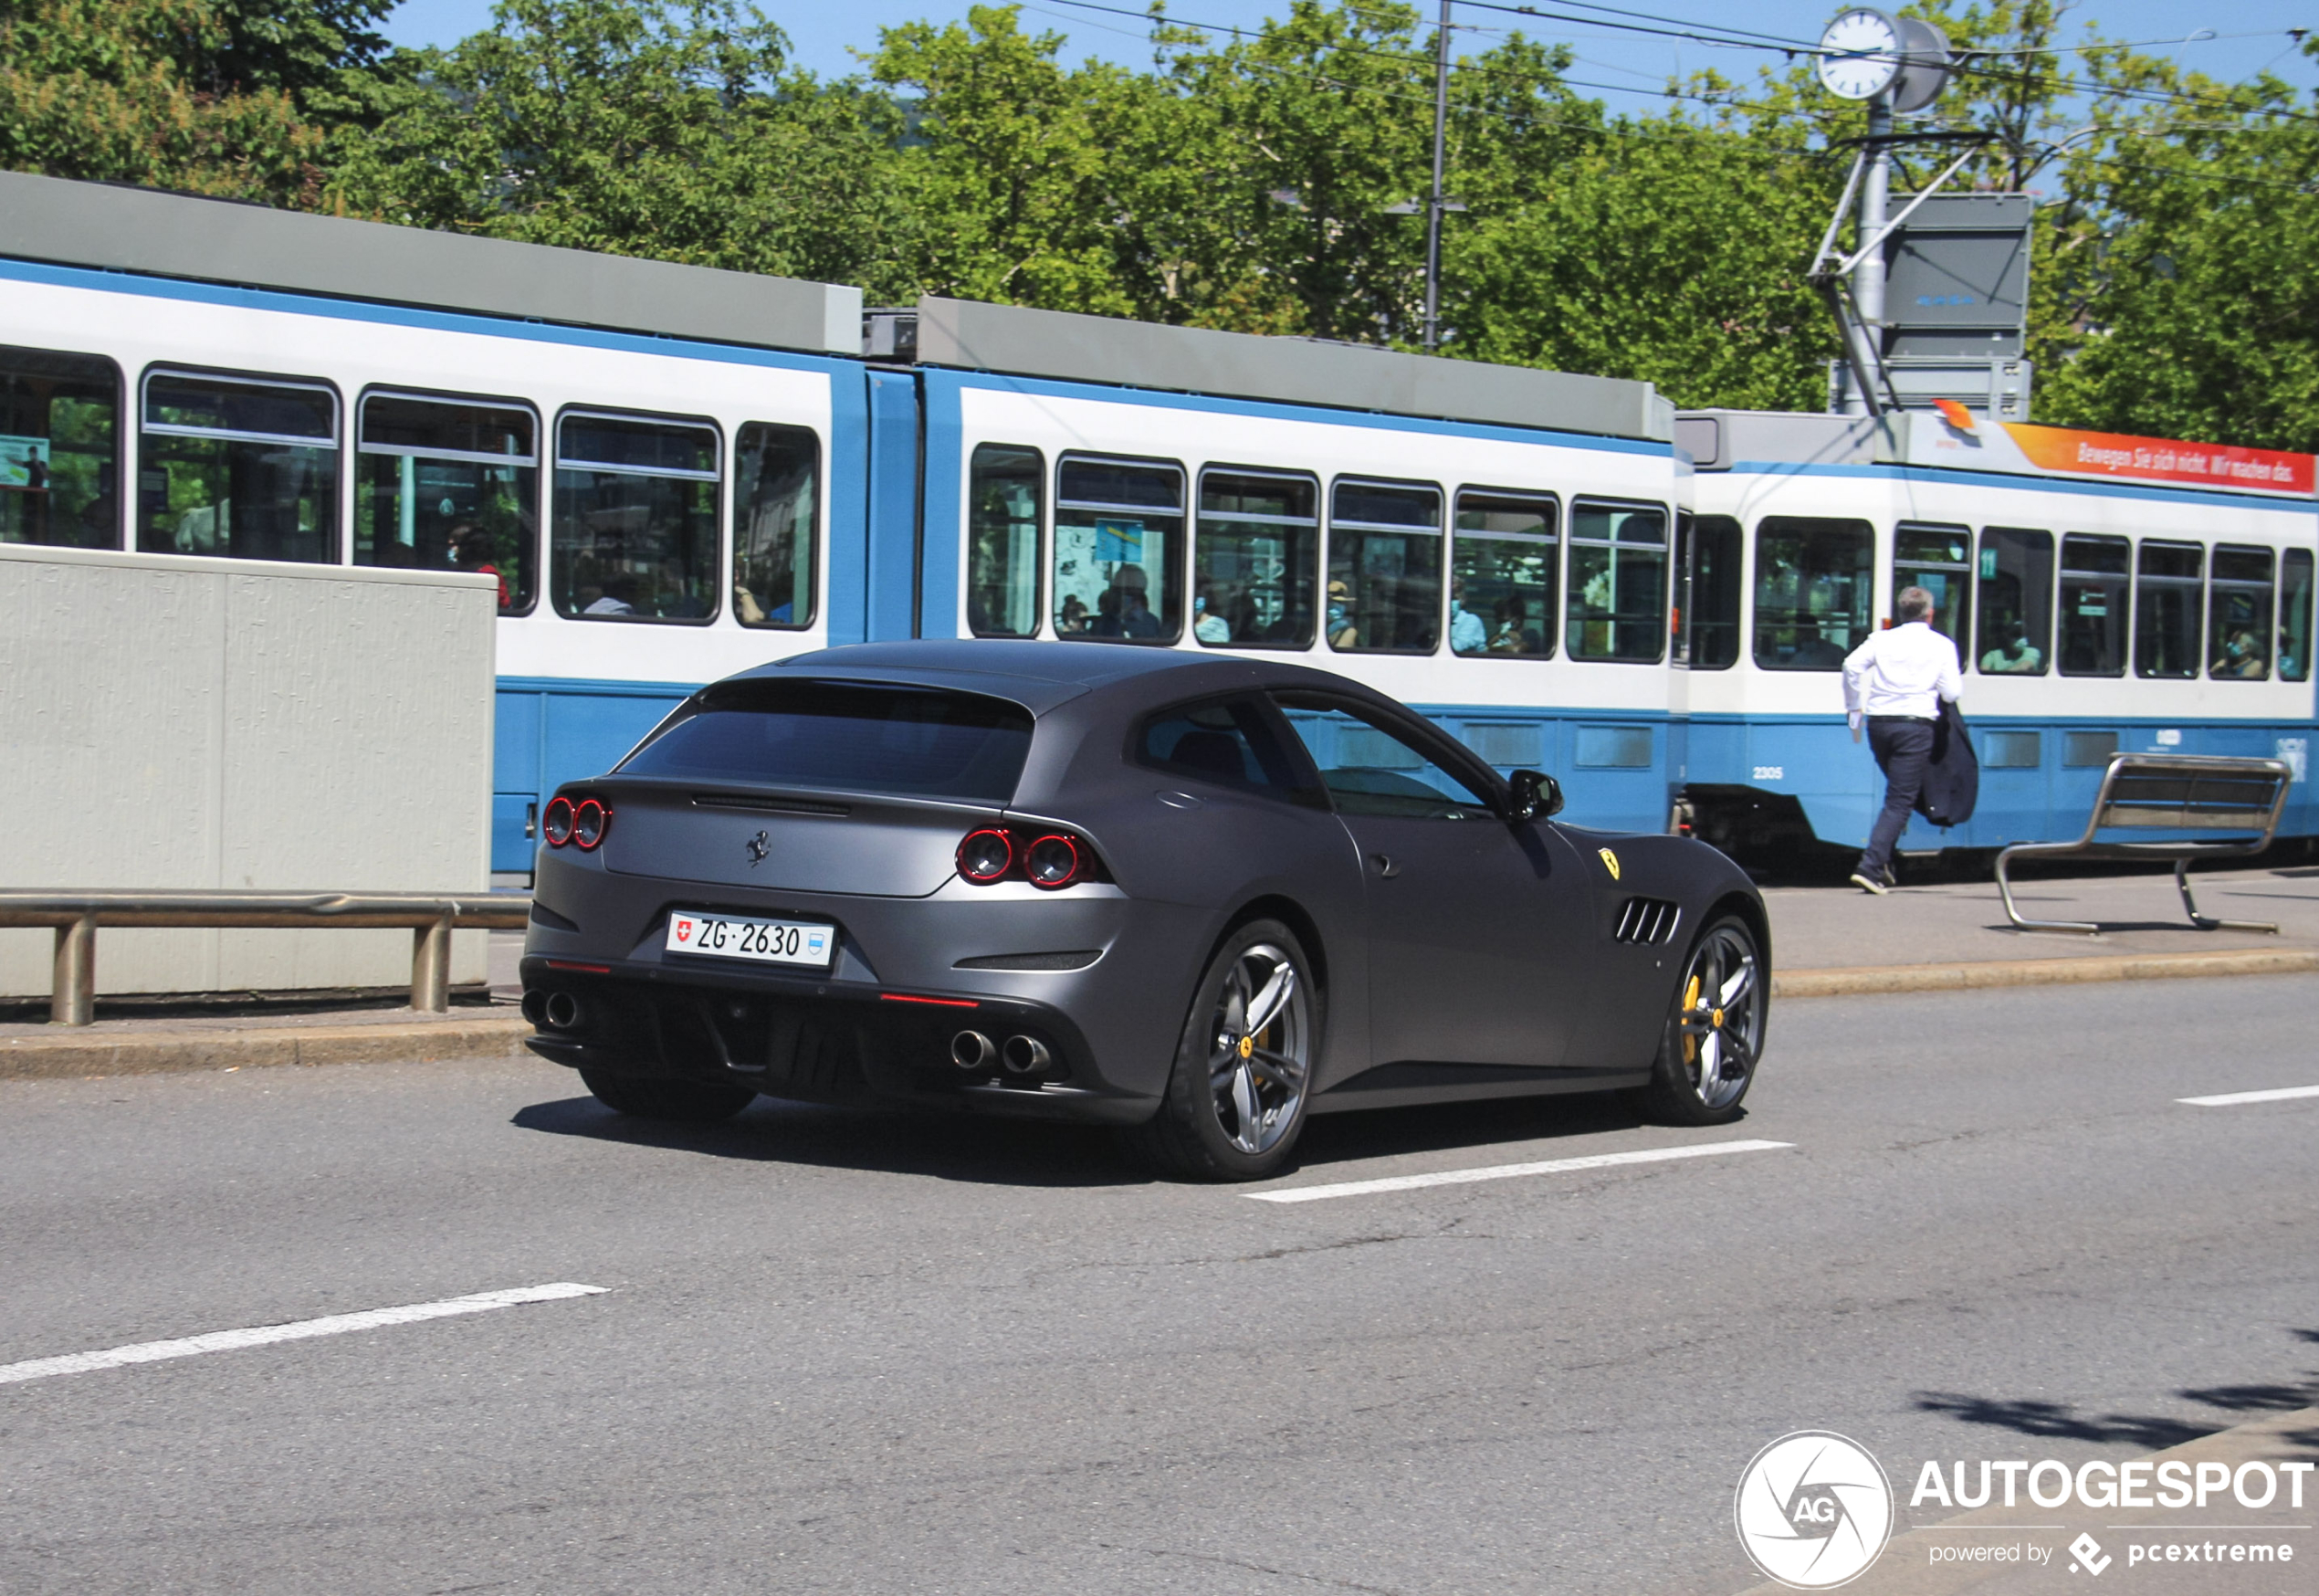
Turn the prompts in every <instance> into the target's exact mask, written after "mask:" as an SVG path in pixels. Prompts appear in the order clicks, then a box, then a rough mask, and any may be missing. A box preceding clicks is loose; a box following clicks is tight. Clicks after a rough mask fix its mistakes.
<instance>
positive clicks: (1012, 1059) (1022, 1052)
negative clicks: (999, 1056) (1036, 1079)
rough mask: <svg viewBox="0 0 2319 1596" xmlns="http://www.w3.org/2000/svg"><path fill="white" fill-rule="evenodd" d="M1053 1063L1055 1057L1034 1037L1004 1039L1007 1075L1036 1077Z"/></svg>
mask: <svg viewBox="0 0 2319 1596" xmlns="http://www.w3.org/2000/svg"><path fill="white" fill-rule="evenodd" d="M1054 1062H1055V1055H1054V1054H1052V1053H1049V1052H1048V1051H1047V1045H1046V1044H1045V1043H1044V1042H1042V1041H1040V1040H1039V1039H1038V1038H1037V1037H1036V1036H1010V1037H1008V1038H1007V1039H1006V1072H1007V1074H1009V1075H1037V1074H1038V1073H1039V1072H1040V1071H1042V1070H1044V1069H1045V1068H1046V1066H1048V1065H1050V1064H1053V1063H1054Z"/></svg>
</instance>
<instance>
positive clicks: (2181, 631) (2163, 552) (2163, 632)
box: [2134, 539, 2206, 679]
mask: <svg viewBox="0 0 2319 1596" xmlns="http://www.w3.org/2000/svg"><path fill="white" fill-rule="evenodd" d="M2205 563H2206V551H2205V549H2203V548H2202V547H2200V546H2199V545H2198V544H2197V543H2164V542H2159V541H2156V540H2155V539H2151V540H2148V541H2145V542H2144V543H2143V545H2142V547H2141V550H2140V551H2139V557H2138V558H2137V560H2136V561H2135V568H2134V674H2135V676H2143V677H2172V678H2176V679H2188V678H2189V677H2195V676H2197V675H2198V640H2199V630H2200V628H2199V625H2198V623H2199V620H2200V618H2201V617H2200V616H2199V614H2198V577H2199V574H2200V567H2202V566H2203V565H2204V564H2205Z"/></svg>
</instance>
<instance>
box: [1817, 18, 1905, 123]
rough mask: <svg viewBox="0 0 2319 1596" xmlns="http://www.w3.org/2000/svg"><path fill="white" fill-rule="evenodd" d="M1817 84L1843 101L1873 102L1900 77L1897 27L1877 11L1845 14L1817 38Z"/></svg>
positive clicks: (1891, 20) (1890, 19)
mask: <svg viewBox="0 0 2319 1596" xmlns="http://www.w3.org/2000/svg"><path fill="white" fill-rule="evenodd" d="M1820 47H1821V50H1822V51H1824V52H1825V53H1824V54H1822V55H1821V58H1820V81H1821V83H1822V84H1823V85H1824V86H1825V87H1826V88H1827V89H1828V92H1830V93H1831V94H1835V95H1841V96H1842V98H1844V99H1846V100H1873V99H1874V98H1875V97H1876V96H1877V95H1879V94H1882V93H1883V92H1884V90H1885V89H1889V88H1890V87H1892V81H1893V79H1894V78H1896V77H1898V76H1899V75H1900V68H1901V58H1900V52H1901V44H1900V28H1899V27H1898V26H1896V25H1895V24H1894V21H1893V19H1892V18H1891V17H1889V16H1885V15H1884V13H1883V12H1881V11H1870V10H1868V9H1866V8H1865V7H1863V8H1859V9H1855V10H1852V11H1847V12H1845V13H1844V14H1843V15H1842V16H1839V17H1838V18H1836V20H1835V21H1833V22H1831V23H1830V24H1829V25H1828V31H1827V32H1826V33H1824V34H1821V36H1820Z"/></svg>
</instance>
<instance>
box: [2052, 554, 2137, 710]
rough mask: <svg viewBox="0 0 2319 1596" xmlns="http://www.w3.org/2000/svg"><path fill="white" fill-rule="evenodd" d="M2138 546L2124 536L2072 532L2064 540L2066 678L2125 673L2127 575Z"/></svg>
mask: <svg viewBox="0 0 2319 1596" xmlns="http://www.w3.org/2000/svg"><path fill="white" fill-rule="evenodd" d="M2133 558H2134V549H2133V546H2132V545H2131V544H2129V543H2127V542H2126V541H2125V539H2124V538H2097V537H2093V536H2091V535H2089V534H2086V533H2083V532H2072V533H2070V534H2069V535H2068V536H2067V537H2065V538H2063V539H2062V675H2063V676H2124V675H2125V618H2126V596H2125V595H2126V583H2127V577H2126V572H2127V571H2128V570H2130V569H2131V568H2132V561H2133Z"/></svg>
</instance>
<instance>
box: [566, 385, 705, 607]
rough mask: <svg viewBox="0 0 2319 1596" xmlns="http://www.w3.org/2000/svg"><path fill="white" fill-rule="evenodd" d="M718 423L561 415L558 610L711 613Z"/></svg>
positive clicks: (592, 413) (594, 414) (573, 413)
mask: <svg viewBox="0 0 2319 1596" xmlns="http://www.w3.org/2000/svg"><path fill="white" fill-rule="evenodd" d="M718 467H719V457H718V437H717V430H716V428H714V427H711V426H703V425H698V424H697V423H696V424H693V425H686V424H684V423H681V422H672V421H655V420H651V419H648V418H647V417H645V416H641V415H603V414H602V413H600V412H595V411H570V412H567V413H566V414H565V415H562V416H561V417H559V418H558V420H557V422H556V480H555V494H556V497H555V545H554V548H553V550H552V551H551V564H550V567H549V582H550V593H551V595H552V596H553V598H554V599H555V605H556V613H557V614H563V615H570V616H572V617H574V618H576V619H580V620H588V621H705V620H707V619H708V617H709V616H710V615H712V614H715V613H716V608H717V481H718Z"/></svg>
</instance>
